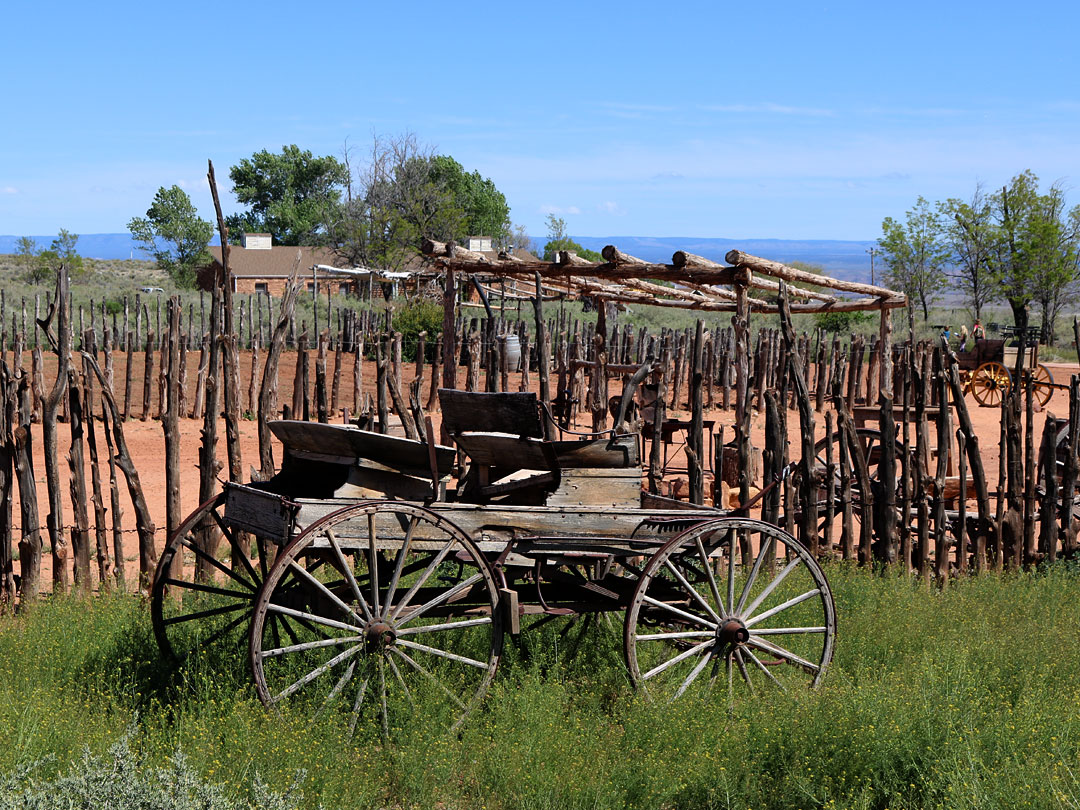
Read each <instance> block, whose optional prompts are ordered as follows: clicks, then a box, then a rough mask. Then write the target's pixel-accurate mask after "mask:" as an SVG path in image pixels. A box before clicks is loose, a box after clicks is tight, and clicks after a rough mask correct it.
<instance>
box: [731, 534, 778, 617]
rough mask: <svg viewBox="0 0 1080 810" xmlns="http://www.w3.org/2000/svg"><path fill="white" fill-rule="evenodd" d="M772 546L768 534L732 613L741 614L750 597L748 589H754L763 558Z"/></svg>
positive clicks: (770, 537)
mask: <svg viewBox="0 0 1080 810" xmlns="http://www.w3.org/2000/svg"><path fill="white" fill-rule="evenodd" d="M772 544H773V536H772V535H771V534H770V535H769V536H768V537H767V538H766V539H765V542H764V543H762V544H761V548H760V549H758V554H757V557H756V558H755V559H754V567H753V568H751V569H750V575H749V576H748V577H747V578H746V584H745V585H743V589H742V594H741V595H740V596H739V604H738V605H737V606H736V607H735V611H734V612H735V614H736V615H738V614H739V613H741V612H742V609H743V606H744V605H745V604H746V599H747V597H749V596H750V589H751V588H752V587H754V582H756V581H757V577H758V574H759V573H760V572H761V564H762V563H763V562H765V558H766V557H767V556H768V555H769V549H771V548H772Z"/></svg>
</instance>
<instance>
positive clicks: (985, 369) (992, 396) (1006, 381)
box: [968, 360, 1012, 408]
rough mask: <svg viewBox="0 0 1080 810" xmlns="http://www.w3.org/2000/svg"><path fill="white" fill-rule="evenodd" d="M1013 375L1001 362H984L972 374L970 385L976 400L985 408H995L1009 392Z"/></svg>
mask: <svg viewBox="0 0 1080 810" xmlns="http://www.w3.org/2000/svg"><path fill="white" fill-rule="evenodd" d="M1011 385H1012V376H1011V375H1010V374H1009V370H1008V369H1007V368H1005V366H1003V365H1002V364H1001V363H998V362H996V361H993V360H992V361H990V362H989V363H983V364H982V365H981V366H979V367H978V368H977V369H975V371H974V373H972V375H971V382H969V383H968V387H969V388H970V389H971V395H972V396H973V397H975V401H976V402H978V403H979V405H981V406H983V407H984V408H995V407H997V406H998V405H1000V404H1001V400H1003V399H1004V398H1005V397H1006V395H1008V393H1009V387H1010V386H1011Z"/></svg>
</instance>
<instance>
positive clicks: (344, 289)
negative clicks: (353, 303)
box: [338, 281, 352, 295]
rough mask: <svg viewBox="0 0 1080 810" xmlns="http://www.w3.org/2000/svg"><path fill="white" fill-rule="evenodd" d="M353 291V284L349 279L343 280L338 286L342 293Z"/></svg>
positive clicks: (346, 293)
mask: <svg viewBox="0 0 1080 810" xmlns="http://www.w3.org/2000/svg"><path fill="white" fill-rule="evenodd" d="M351 291H352V285H351V284H350V283H349V282H347V281H343V282H341V285H340V286H339V287H338V292H339V293H340V294H341V295H348V294H349V293H350V292H351Z"/></svg>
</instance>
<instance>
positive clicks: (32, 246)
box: [15, 236, 41, 281]
mask: <svg viewBox="0 0 1080 810" xmlns="http://www.w3.org/2000/svg"><path fill="white" fill-rule="evenodd" d="M38 251H39V248H38V244H37V240H36V239H34V237H32V236H20V237H19V238H18V239H17V240H15V262H16V263H17V264H18V266H19V267H20V268H21V269H22V271H23V274H24V275H26V277H27V278H29V279H30V280H31V281H40V280H41V279H38V278H36V277H35V276H36V272H37V267H38Z"/></svg>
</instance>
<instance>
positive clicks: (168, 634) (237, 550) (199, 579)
mask: <svg viewBox="0 0 1080 810" xmlns="http://www.w3.org/2000/svg"><path fill="white" fill-rule="evenodd" d="M224 517H225V493H224V492H222V493H220V494H219V495H217V496H215V497H213V498H211V499H210V500H209V501H207V502H206V503H204V504H202V505H201V506H200V507H199V508H198V509H196V510H195V511H194V512H192V513H191V515H189V516H188V517H187V518H186V519H185V520H184V522H183V523H181V524H180V525H179V526H178V527H177V529H176V531H175V532H174V533H173V534H172V536H171V537H170V538H169V540H168V542H167V543H166V545H165V550H164V551H163V552H162V554H161V558H160V559H159V560H158V565H157V569H156V570H155V571H154V580H153V583H152V585H151V590H150V615H151V619H152V622H153V626H154V636H155V637H156V638H157V643H158V647H160V648H161V652H162V654H163V655H165V656H166V657H167V658H169V659H171V660H172V661H174V662H176V663H179V662H180V661H182V660H183V659H184V658H186V657H187V656H188V655H189V654H190V653H192V652H194V651H200V652H201V651H205V650H208V649H213V648H215V647H217V646H218V645H221V644H225V645H229V646H231V647H236V648H242V647H243V645H244V642H245V640H246V638H247V632H248V627H249V624H250V622H251V614H252V611H253V610H254V606H255V597H256V595H257V594H258V591H259V587H260V586H261V585H262V581H263V578H264V577H265V576H266V572H267V570H268V569H269V566H270V560H269V559H268V555H269V553H270V549H269V548H268V547H267V545H266V544H264V543H257V542H255V541H254V538H252V537H251V535H248V534H245V533H243V532H240V531H237V530H235V529H233V528H231V527H229V526H228V525H227V524H226V523H225V520H224ZM174 563H176V565H175V566H174Z"/></svg>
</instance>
